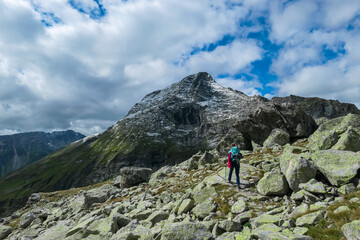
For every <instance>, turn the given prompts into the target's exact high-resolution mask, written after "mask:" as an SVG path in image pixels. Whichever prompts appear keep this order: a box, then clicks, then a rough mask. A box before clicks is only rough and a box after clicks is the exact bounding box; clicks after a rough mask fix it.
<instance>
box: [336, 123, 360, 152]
mask: <svg viewBox="0 0 360 240" xmlns="http://www.w3.org/2000/svg"><path fill="white" fill-rule="evenodd" d="M332 149H336V150H347V151H353V152H357V151H360V134H359V133H358V132H357V131H355V130H354V129H353V128H352V127H349V128H348V130H346V132H344V133H343V134H341V136H340V138H339V140H338V141H337V143H336V144H335V145H334V146H333V147H332Z"/></svg>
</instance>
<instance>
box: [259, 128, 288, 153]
mask: <svg viewBox="0 0 360 240" xmlns="http://www.w3.org/2000/svg"><path fill="white" fill-rule="evenodd" d="M289 142H290V135H289V134H288V133H287V132H286V131H284V130H282V129H280V128H275V129H273V130H272V131H271V133H270V135H269V137H268V138H267V139H266V140H265V142H264V144H263V145H264V147H267V148H270V147H272V146H274V145H281V146H284V145H285V144H287V143H289Z"/></svg>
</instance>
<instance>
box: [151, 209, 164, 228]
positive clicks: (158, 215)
mask: <svg viewBox="0 0 360 240" xmlns="http://www.w3.org/2000/svg"><path fill="white" fill-rule="evenodd" d="M168 217H169V214H168V213H166V212H164V211H161V210H159V211H155V212H153V213H152V214H151V215H150V216H149V217H148V218H147V219H146V221H149V222H151V224H152V226H154V225H155V224H156V223H158V222H160V221H162V220H165V219H167V218H168Z"/></svg>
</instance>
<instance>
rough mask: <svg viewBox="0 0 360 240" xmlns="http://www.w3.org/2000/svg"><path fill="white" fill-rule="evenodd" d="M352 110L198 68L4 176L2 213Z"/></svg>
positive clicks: (246, 145)
mask: <svg viewBox="0 0 360 240" xmlns="http://www.w3.org/2000/svg"><path fill="white" fill-rule="evenodd" d="M348 113H359V110H358V109H357V108H356V106H355V105H353V104H347V103H340V102H338V101H333V100H325V99H320V98H301V97H296V96H291V97H287V98H275V99H273V100H268V99H266V98H263V97H261V96H247V95H246V94H244V93H242V92H240V91H236V90H233V89H231V88H226V87H223V86H221V85H219V84H218V83H216V82H215V81H214V80H213V78H212V77H211V76H210V75H209V74H208V73H205V72H201V73H197V74H193V75H190V76H188V77H186V78H184V79H182V80H181V81H179V82H177V83H174V84H172V85H171V86H169V87H167V88H165V89H163V90H158V91H154V92H152V93H150V94H148V95H146V96H145V97H144V98H143V99H142V101H141V102H139V103H137V104H135V105H134V106H133V107H132V108H131V110H130V111H129V113H128V114H127V115H126V116H125V117H124V118H123V119H121V120H120V121H119V122H117V123H116V124H115V125H114V126H112V127H110V128H109V129H108V130H106V131H104V132H103V133H101V134H97V135H94V136H90V137H87V138H84V139H83V140H80V141H77V142H75V143H72V144H70V145H68V146H66V147H64V148H62V149H60V150H58V151H56V152H55V153H52V154H50V155H48V156H46V157H45V158H43V159H41V160H40V161H37V162H35V163H34V164H31V165H29V166H27V167H24V168H22V169H19V170H18V171H15V172H12V173H10V174H7V175H6V176H5V177H3V178H2V179H0V215H1V214H4V215H6V214H9V212H11V211H12V210H13V209H17V208H20V207H22V206H24V204H25V203H26V200H27V199H28V197H29V196H30V194H32V193H34V192H45V191H56V190H61V189H68V188H72V187H81V186H86V185H90V184H93V183H98V182H101V181H104V180H107V179H109V178H113V177H115V176H117V175H118V174H119V171H120V169H121V168H123V167H125V166H140V167H150V168H153V169H158V168H160V167H162V166H164V165H173V164H176V163H179V162H182V161H184V160H186V159H188V158H189V157H191V156H192V155H193V154H195V153H197V152H198V151H205V150H208V149H214V148H216V149H219V146H220V147H221V146H225V147H226V148H227V147H228V144H229V143H231V141H233V140H232V139H233V137H235V138H237V140H236V142H241V144H242V149H247V150H252V146H253V144H259V145H262V144H263V142H264V140H265V139H266V138H267V137H268V136H269V134H270V133H271V131H272V130H273V129H275V128H280V129H283V130H284V131H286V132H288V133H289V135H290V138H291V140H292V141H294V140H296V139H299V138H307V137H309V136H310V135H311V134H312V133H313V132H314V131H315V130H316V128H317V124H316V122H315V120H314V119H320V118H326V119H331V118H334V117H337V116H344V115H347V114H348ZM238 138H240V139H241V140H238ZM229 141H230V142H229ZM17 154H18V155H19V152H17ZM25 156H26V155H25Z"/></svg>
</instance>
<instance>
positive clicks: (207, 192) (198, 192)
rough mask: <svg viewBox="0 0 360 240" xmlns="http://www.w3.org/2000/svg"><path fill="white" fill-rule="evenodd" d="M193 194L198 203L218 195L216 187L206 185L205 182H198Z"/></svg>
mask: <svg viewBox="0 0 360 240" xmlns="http://www.w3.org/2000/svg"><path fill="white" fill-rule="evenodd" d="M192 194H193V197H194V200H195V202H196V203H203V202H205V201H208V200H209V198H214V197H216V196H217V192H216V189H215V188H214V187H209V186H206V184H204V183H200V184H198V185H197V186H196V187H195V188H194V189H193V193H192Z"/></svg>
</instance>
